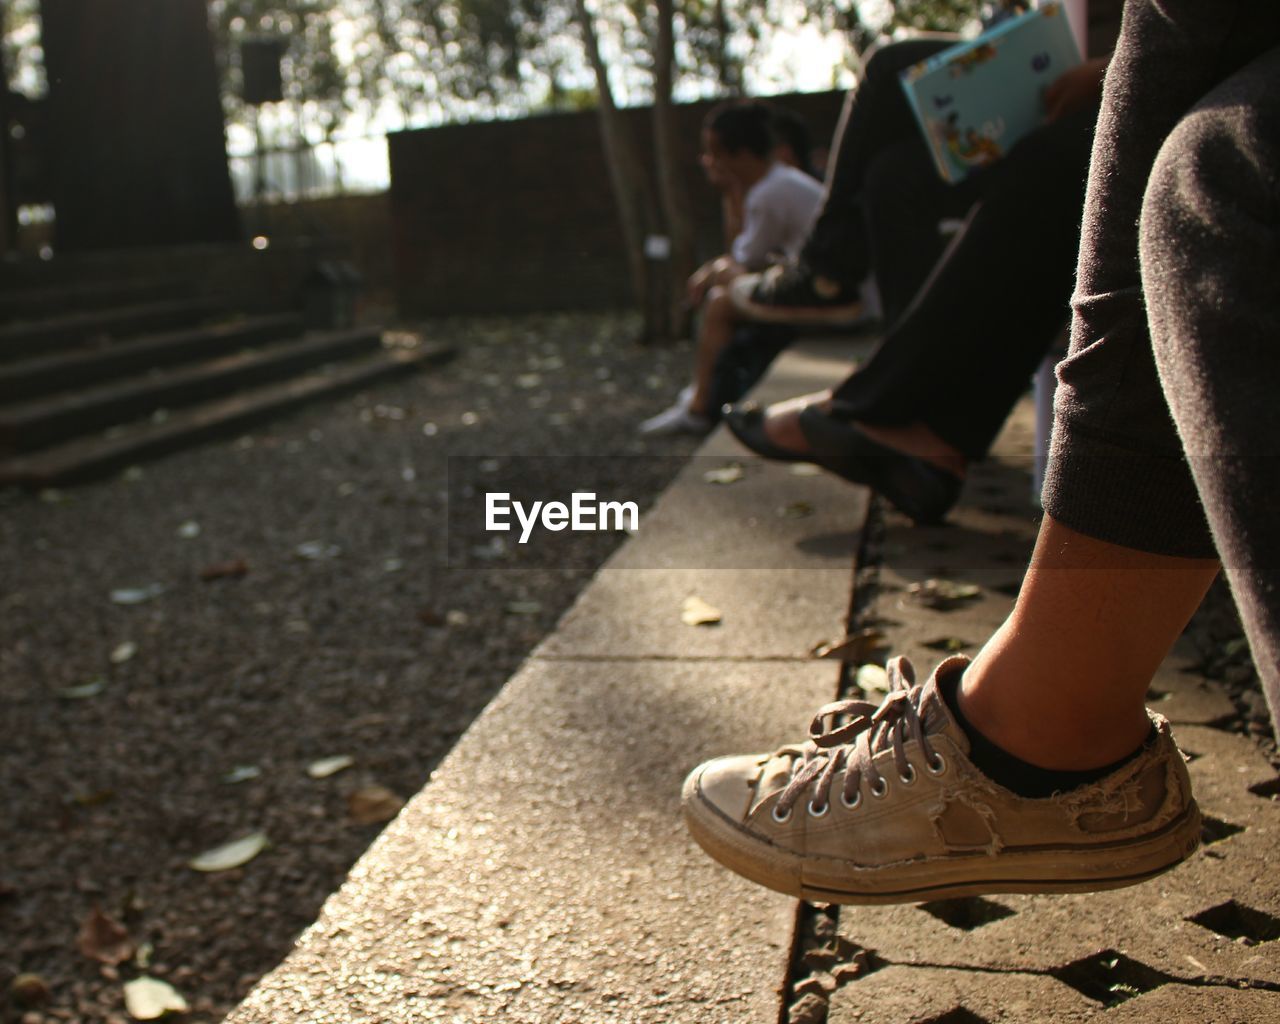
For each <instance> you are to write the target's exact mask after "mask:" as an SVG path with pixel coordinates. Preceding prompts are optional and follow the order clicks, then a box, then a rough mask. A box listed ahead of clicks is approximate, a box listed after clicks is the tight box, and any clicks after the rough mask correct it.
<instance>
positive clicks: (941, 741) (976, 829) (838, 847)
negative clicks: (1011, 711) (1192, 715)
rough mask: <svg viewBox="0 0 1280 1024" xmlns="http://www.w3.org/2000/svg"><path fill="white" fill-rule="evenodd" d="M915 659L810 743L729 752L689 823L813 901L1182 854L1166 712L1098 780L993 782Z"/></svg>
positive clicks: (1133, 870)
mask: <svg viewBox="0 0 1280 1024" xmlns="http://www.w3.org/2000/svg"><path fill="white" fill-rule="evenodd" d="M967 663H968V659H966V658H962V657H957V658H949V659H947V660H946V661H944V662H943V663H942V664H941V665H939V666H938V669H937V671H936V672H935V673H934V675H933V677H931V678H930V679H929V680H928V682H926V683H925V684H924V685H923V686H916V685H914V678H913V677H914V673H913V671H912V669H911V665H910V663H909V662H907V660H906V659H905V658H895V659H894V660H893V661H892V662H890V664H889V666H888V671H889V677H890V686H891V689H890V692H889V695H888V696H887V697H886V698H885V700H884V702H883V703H882V704H881V705H880V706H879V707H876V706H875V705H874V704H870V703H868V702H866V701H858V700H853V701H841V702H838V703H835V704H829V705H827V706H826V707H824V708H822V709H821V710H820V711H819V712H818V714H817V717H816V718H815V719H814V721H813V725H812V726H811V727H810V737H811V738H810V741H809V742H808V743H806V744H804V745H803V746H790V747H783V748H782V749H781V750H778V751H776V752H774V753H772V754H762V755H744V756H738V757H722V758H718V759H716V760H714V761H709V762H707V763H706V764H704V765H701V766H699V767H698V768H695V769H694V771H693V772H692V773H691V774H690V775H689V777H688V779H686V780H685V784H684V794H683V802H684V815H685V823H686V825H687V826H688V828H689V831H690V832H691V833H692V834H693V837H694V839H696V840H697V841H698V843H699V845H701V846H702V848H703V849H704V850H705V851H706V852H707V853H709V854H710V855H711V856H712V857H713V858H715V859H716V860H717V861H719V862H720V863H721V864H723V865H724V866H725V867H728V868H730V869H731V870H733V871H736V872H737V873H738V874H740V875H744V876H745V877H747V878H749V879H751V880H752V881H753V882H758V883H759V884H761V885H765V886H768V887H769V888H770V889H776V890H778V891H779V892H784V893H788V894H790V895H792V896H797V897H801V898H803V899H808V900H814V901H820V902H828V903H914V902H917V901H922V900H931V899H938V898H942V897H953V896H973V895H977V894H980V893H995V892H1022V893H1038V892H1081V891H1089V890H1094V889H1114V888H1119V887H1120V886H1125V885H1132V884H1134V883H1136V882H1141V881H1143V880H1145V879H1148V878H1151V877H1152V876H1154V875H1158V874H1160V873H1161V872H1162V871H1167V870H1168V869H1169V868H1172V867H1173V866H1174V865H1176V864H1178V863H1179V862H1180V861H1182V860H1184V859H1186V858H1187V857H1188V856H1189V855H1190V854H1191V853H1192V851H1194V850H1195V848H1196V846H1197V845H1198V844H1199V840H1200V812H1199V810H1198V808H1197V807H1196V803H1195V801H1194V800H1193V799H1192V797H1191V783H1190V779H1189V778H1188V776H1187V770H1186V766H1185V765H1184V763H1183V758H1182V755H1181V754H1180V753H1179V751H1178V748H1177V747H1176V746H1175V745H1174V743H1173V739H1172V737H1171V736H1170V733H1169V723H1168V722H1167V721H1166V720H1165V719H1164V718H1162V717H1161V716H1159V715H1156V714H1153V713H1150V712H1148V713H1149V714H1150V715H1151V720H1152V723H1153V724H1154V727H1155V729H1154V732H1155V735H1154V737H1153V738H1152V739H1151V740H1150V741H1149V742H1148V743H1147V744H1146V745H1145V746H1144V748H1143V749H1142V751H1141V752H1139V753H1138V754H1137V755H1135V756H1134V757H1133V758H1132V759H1130V760H1129V761H1127V762H1126V763H1125V764H1124V765H1123V766H1122V767H1120V768H1118V769H1116V771H1114V772H1112V773H1111V774H1110V775H1107V776H1104V777H1103V778H1102V779H1100V780H1099V781H1097V782H1094V783H1090V784H1088V785H1085V786H1081V787H1079V788H1078V789H1073V790H1071V791H1069V792H1066V793H1058V794H1055V795H1054V796H1052V797H1048V798H1046V799H1027V798H1024V797H1020V796H1017V795H1016V794H1014V793H1011V792H1010V791H1009V790H1007V789H1004V788H1003V787H1001V786H998V785H996V784H995V783H994V782H992V781H990V780H989V779H988V778H987V777H986V776H984V775H982V774H981V773H980V772H979V771H978V770H977V769H976V768H974V767H973V765H972V764H971V763H970V761H969V759H968V756H967V755H968V751H969V741H968V739H967V738H966V736H965V734H964V732H963V731H962V730H961V729H960V727H959V726H958V725H957V724H956V721H955V719H954V718H953V717H952V715H951V712H950V710H949V709H948V707H947V704H946V701H945V699H944V698H943V696H942V694H941V692H940V691H939V689H938V684H937V680H938V678H939V675H943V676H945V675H947V674H948V673H950V672H954V671H958V670H960V669H962V668H963V666H964V665H965V664H967Z"/></svg>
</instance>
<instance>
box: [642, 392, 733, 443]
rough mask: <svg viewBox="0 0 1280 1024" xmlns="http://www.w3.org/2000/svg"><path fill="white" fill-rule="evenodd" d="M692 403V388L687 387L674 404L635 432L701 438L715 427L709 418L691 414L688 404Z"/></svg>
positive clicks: (695, 413)
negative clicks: (689, 435) (693, 435)
mask: <svg viewBox="0 0 1280 1024" xmlns="http://www.w3.org/2000/svg"><path fill="white" fill-rule="evenodd" d="M691 401H693V388H692V387H687V388H685V389H684V390H683V391H681V392H680V394H679V396H678V397H677V398H676V400H675V404H674V405H672V406H671V407H670V408H667V409H663V410H662V412H660V413H658V415H656V416H650V417H649V418H648V419H647V420H645V421H644V422H643V423H641V424H640V425H639V426H638V427H637V428H636V430H637V431H638V432H639V433H641V434H649V435H652V436H660V435H663V434H695V435H697V436H699V437H701V436H702V435H703V434H709V433H711V428H712V427H714V426H715V423H714V422H713V421H712V419H711V417H710V416H703V415H702V414H701V413H697V412H693V411H692V410H690V408H689V403H690V402H691Z"/></svg>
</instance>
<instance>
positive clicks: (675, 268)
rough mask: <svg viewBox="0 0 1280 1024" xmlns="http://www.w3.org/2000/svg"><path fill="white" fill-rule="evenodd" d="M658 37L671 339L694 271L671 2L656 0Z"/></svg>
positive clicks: (656, 121)
mask: <svg viewBox="0 0 1280 1024" xmlns="http://www.w3.org/2000/svg"><path fill="white" fill-rule="evenodd" d="M657 12H658V38H657V39H656V40H655V46H654V61H653V134H654V151H655V152H656V153H657V158H658V193H659V195H661V197H662V213H663V220H665V221H666V225H667V236H668V238H670V239H671V256H670V260H669V261H668V263H667V280H668V288H669V293H668V294H669V299H668V310H667V324H668V330H669V331H670V335H671V337H673V338H674V337H678V336H679V335H680V334H682V333H683V328H684V321H685V319H686V318H687V315H688V313H687V311H686V309H685V308H684V285H685V281H687V280H688V278H689V275H690V274H692V273H693V270H694V252H693V219H692V217H691V216H690V213H689V194H688V191H687V189H686V188H685V180H684V174H683V168H682V166H681V159H680V154H681V152H682V149H683V147H682V146H681V145H680V134H679V127H678V126H677V124H676V119H675V110H674V108H673V105H672V98H671V94H672V91H673V89H674V85H675V24H674V20H675V9H674V3H673V0H657Z"/></svg>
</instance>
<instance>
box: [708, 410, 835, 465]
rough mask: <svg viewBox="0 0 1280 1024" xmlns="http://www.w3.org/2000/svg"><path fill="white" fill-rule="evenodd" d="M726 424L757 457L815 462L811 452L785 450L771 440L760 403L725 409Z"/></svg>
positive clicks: (780, 460)
mask: <svg viewBox="0 0 1280 1024" xmlns="http://www.w3.org/2000/svg"><path fill="white" fill-rule="evenodd" d="M724 422H725V425H726V426H728V428H729V430H730V432H731V433H732V434H733V436H734V437H736V438H737V439H738V440H739V441H741V442H742V443H743V444H744V445H746V446H747V447H748V448H750V449H751V450H752V451H753V452H755V453H756V454H757V455H763V456H764V457H765V458H766V459H774V460H776V461H778V462H814V461H816V460H815V459H814V458H813V456H812V455H811V454H810V453H809V452H797V451H794V450H792V449H790V448H783V447H782V446H781V445H779V444H774V443H773V441H771V440H770V439H769V435H768V433H767V432H766V431H765V426H764V406H762V405H760V403H758V402H739V403H738V404H736V405H726V406H725V407H724Z"/></svg>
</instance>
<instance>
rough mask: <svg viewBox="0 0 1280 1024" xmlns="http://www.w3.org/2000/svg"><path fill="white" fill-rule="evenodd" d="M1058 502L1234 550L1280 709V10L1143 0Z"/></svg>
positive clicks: (1085, 281)
mask: <svg viewBox="0 0 1280 1024" xmlns="http://www.w3.org/2000/svg"><path fill="white" fill-rule="evenodd" d="M1074 308H1075V318H1074V322H1073V328H1072V342H1071V351H1070V353H1069V355H1068V357H1067V359H1066V360H1064V361H1063V363H1062V364H1061V365H1060V366H1059V368H1058V377H1059V382H1060V386H1059V388H1058V396H1057V404H1056V421H1055V426H1054V437H1053V446H1052V453H1051V459H1050V465H1049V472H1048V477H1047V479H1046V482H1045V490H1044V503H1045V510H1046V511H1047V512H1048V513H1049V514H1050V515H1051V516H1052V517H1053V518H1054V519H1056V520H1057V521H1058V522H1061V523H1063V524H1065V525H1067V526H1069V527H1072V528H1073V529H1076V530H1079V531H1080V532H1082V533H1085V534H1087V535H1089V536H1092V537H1095V538H1098V539H1100V540H1104V541H1110V542H1112V543H1115V544H1120V545H1123V546H1126V547H1130V548H1136V549H1138V550H1143V551H1150V552H1153V553H1158V554H1166V555H1175V556H1186V557H1213V556H1214V554H1215V553H1216V554H1217V555H1219V556H1220V557H1221V558H1222V560H1223V563H1224V566H1225V569H1226V574H1227V578H1228V581H1229V582H1230V584H1231V588H1232V591H1233V593H1234V595H1235V598H1236V601H1237V603H1238V605H1239V607H1240V611H1241V615H1242V618H1243V621H1244V626H1245V630H1246V632H1247V634H1248V637H1249V642H1250V645H1251V647H1252V650H1253V654H1254V660H1255V662H1256V664H1257V666H1258V670H1259V673H1260V675H1261V676H1262V680H1263V684H1264V687H1265V689H1266V691H1267V696H1268V699H1269V701H1270V703H1271V710H1272V714H1273V718H1274V717H1277V713H1278V712H1280V536H1278V535H1277V529H1276V526H1277V523H1278V522H1280V513H1278V512H1277V509H1280V404H1278V403H1277V390H1278V389H1280V10H1278V9H1277V5H1276V4H1275V3H1274V2H1272V0H1218V2H1215V3H1208V2H1204V0H1201V2H1193V0H1129V3H1128V5H1127V6H1126V9H1125V22H1124V29H1123V32H1122V35H1121V40H1120V45H1119V48H1118V50H1117V53H1116V57H1115V60H1114V62H1113V64H1112V68H1111V71H1110V74H1109V76H1108V79H1107V87H1106V96H1105V99H1104V103H1103V111H1102V116H1101V119H1100V122H1099V129H1098V141H1097V146H1096V149H1095V153H1094V162H1093V167H1092V170H1091V173H1090V181H1089V193H1088V203H1087V208H1086V214H1085V224H1084V231H1083V237H1082V244H1081V250H1080V269H1079V275H1078V284H1077V292H1076V297H1075V300H1074Z"/></svg>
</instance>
